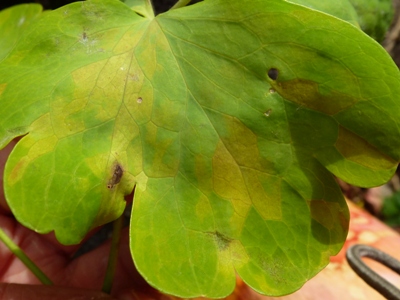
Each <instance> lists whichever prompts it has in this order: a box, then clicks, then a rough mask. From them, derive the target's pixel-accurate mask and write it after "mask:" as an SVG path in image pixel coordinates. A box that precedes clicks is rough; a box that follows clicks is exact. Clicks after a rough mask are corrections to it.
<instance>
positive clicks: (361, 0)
mask: <svg viewBox="0 0 400 300" xmlns="http://www.w3.org/2000/svg"><path fill="white" fill-rule="evenodd" d="M349 1H350V3H351V4H352V5H353V6H354V8H355V10H356V12H357V15H358V23H359V24H360V26H361V29H362V30H363V31H365V32H366V33H367V34H368V35H369V36H371V37H372V38H374V39H376V40H377V41H378V42H381V41H383V39H384V37H385V34H386V32H387V30H388V29H389V26H390V24H391V22H392V19H393V16H394V8H393V2H392V0H349Z"/></svg>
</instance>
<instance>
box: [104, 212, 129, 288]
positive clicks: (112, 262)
mask: <svg viewBox="0 0 400 300" xmlns="http://www.w3.org/2000/svg"><path fill="white" fill-rule="evenodd" d="M123 224H124V215H123V214H122V215H121V216H120V217H119V218H118V219H116V220H115V221H114V222H113V233H112V240H111V248H110V254H109V256H108V265H107V270H106V276H105V277H104V281H103V287H102V289H101V290H102V291H103V292H104V293H107V294H110V293H111V289H112V285H113V279H114V273H115V269H116V266H117V258H118V249H119V241H120V239H121V230H122V227H123Z"/></svg>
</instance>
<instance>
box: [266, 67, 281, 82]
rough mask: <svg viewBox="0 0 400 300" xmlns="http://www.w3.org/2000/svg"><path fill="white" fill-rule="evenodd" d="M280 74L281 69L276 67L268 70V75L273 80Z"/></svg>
mask: <svg viewBox="0 0 400 300" xmlns="http://www.w3.org/2000/svg"><path fill="white" fill-rule="evenodd" d="M278 76H279V70H278V69H276V68H271V69H269V70H268V77H269V78H270V79H272V80H277V79H278Z"/></svg>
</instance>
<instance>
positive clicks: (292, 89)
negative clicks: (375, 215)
mask: <svg viewBox="0 0 400 300" xmlns="http://www.w3.org/2000/svg"><path fill="white" fill-rule="evenodd" d="M143 9H144V10H145V8H143ZM136 11H138V12H139V10H136ZM143 15H145V16H147V17H143ZM399 83H400V76H399V72H398V70H397V68H396V66H395V65H394V63H393V62H392V61H391V59H390V57H389V56H388V55H387V54H386V52H385V51H384V50H383V49H382V48H381V47H380V46H379V45H378V44H377V43H376V42H375V41H373V40H372V39H371V38H369V37H368V36H367V35H365V34H364V33H362V32H361V31H360V30H359V29H357V28H356V27H355V26H353V25H351V24H349V23H347V22H345V21H342V20H340V19H338V18H335V17H331V16H329V15H327V14H323V13H320V12H317V11H315V10H311V9H308V8H306V7H303V6H299V5H295V4H291V3H288V2H285V1H278V0H254V1H251V2H248V1H246V2H244V1H241V0H229V1H228V0H208V1H204V2H201V3H198V4H195V5H192V6H188V7H184V8H179V9H174V10H171V11H169V12H167V13H164V14H160V15H158V16H157V17H155V18H151V17H149V16H148V15H147V14H144V13H139V14H137V13H136V12H135V11H133V10H132V9H131V8H130V7H128V6H126V5H125V4H123V3H122V2H120V1H112V0H95V1H86V2H82V3H74V4H71V5H68V6H65V7H63V8H60V9H58V10H55V11H52V12H49V13H47V14H44V15H43V16H42V17H41V18H40V19H39V20H38V21H36V22H35V23H33V24H32V25H31V26H30V27H29V28H28V29H27V30H26V31H25V32H24V35H23V37H22V38H21V39H20V42H19V43H18V45H17V46H16V47H15V48H14V49H13V51H12V52H11V53H10V54H9V55H8V56H7V58H6V59H5V60H4V61H3V62H2V63H1V64H0V141H2V143H1V147H4V146H5V145H6V144H7V143H8V141H9V140H10V139H12V138H14V137H16V136H20V135H24V136H23V137H22V139H21V140H20V141H19V142H18V144H17V145H16V147H15V148H14V150H13V151H12V153H11V155H10V157H9V159H8V161H7V165H6V169H5V193H6V197H7V199H8V202H9V204H10V207H11V209H12V211H13V213H14V214H15V216H16V217H17V219H18V220H19V221H20V222H21V223H22V224H24V225H25V226H27V227H29V228H32V229H34V230H36V231H38V232H41V233H45V232H50V231H55V234H56V236H57V238H58V239H59V241H60V242H62V243H65V244H73V243H78V242H80V241H81V239H82V238H83V237H84V235H85V234H86V233H87V232H88V230H90V229H91V228H93V227H95V226H98V225H101V224H104V223H106V222H109V221H111V220H113V219H115V218H117V217H118V216H119V215H120V214H121V213H122V211H123V209H124V207H125V201H124V199H123V197H124V195H128V194H130V193H131V192H132V190H133V188H134V187H135V196H134V203H133V208H132V216H131V228H130V247H131V252H132V256H133V259H134V262H135V264H136V266H137V268H138V270H139V272H140V273H141V274H142V275H143V277H144V278H145V279H146V280H147V281H148V282H149V283H150V284H151V285H153V286H154V287H156V288H158V289H160V290H161V291H163V292H166V293H171V294H174V295H178V296H181V297H195V296H200V295H203V296H207V297H214V298H217V297H223V296H226V295H228V294H229V293H231V292H232V290H233V288H234V286H235V276H236V274H238V275H239V276H240V277H241V278H242V279H243V280H244V281H245V282H246V283H247V284H249V285H250V286H251V287H252V288H254V289H255V290H257V291H258V292H260V293H262V294H268V295H282V294H287V293H290V292H293V291H294V290H296V289H298V288H300V287H301V286H302V285H303V284H304V283H305V282H306V281H307V280H308V279H310V278H311V277H313V276H314V275H315V274H316V273H317V272H319V271H320V270H321V269H322V268H323V267H324V266H326V265H327V263H328V261H329V257H330V256H332V255H335V254H336V253H337V252H338V251H339V250H340V248H341V247H342V245H343V242H344V240H345V238H346V234H347V229H348V221H349V214H348V209H347V206H346V203H345V201H344V199H343V196H342V194H341V191H340V189H339V188H338V185H337V184H336V182H335V179H334V177H333V175H332V173H333V174H334V175H336V176H338V177H340V178H342V179H343V180H345V181H347V182H349V183H352V184H356V185H360V186H375V185H379V184H383V183H384V182H385V181H387V180H388V179H389V178H390V176H391V175H392V174H393V172H394V170H395V169H396V165H397V162H398V161H399V157H400V130H399V122H400V121H399V118H398V116H399V115H400V105H399V103H398V101H397V98H396V97H397V95H399V94H400V84H399Z"/></svg>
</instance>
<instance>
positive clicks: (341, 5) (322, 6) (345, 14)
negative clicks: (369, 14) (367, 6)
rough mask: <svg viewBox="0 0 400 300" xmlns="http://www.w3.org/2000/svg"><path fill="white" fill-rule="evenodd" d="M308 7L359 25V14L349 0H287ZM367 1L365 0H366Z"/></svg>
mask: <svg viewBox="0 0 400 300" xmlns="http://www.w3.org/2000/svg"><path fill="white" fill-rule="evenodd" d="M286 1H287V2H292V3H296V4H300V5H304V6H306V7H309V8H312V9H315V10H318V11H321V12H324V13H327V14H329V15H332V16H335V17H337V18H339V19H342V20H344V21H347V22H349V23H352V24H353V25H357V26H358V16H357V12H356V11H355V9H354V7H353V6H352V5H351V3H350V2H349V0H335V1H321V0H286ZM364 1H365V0H364Z"/></svg>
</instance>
